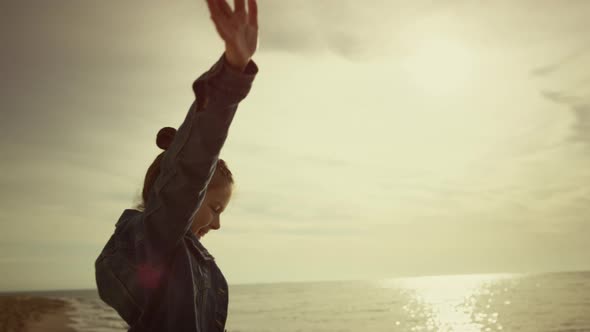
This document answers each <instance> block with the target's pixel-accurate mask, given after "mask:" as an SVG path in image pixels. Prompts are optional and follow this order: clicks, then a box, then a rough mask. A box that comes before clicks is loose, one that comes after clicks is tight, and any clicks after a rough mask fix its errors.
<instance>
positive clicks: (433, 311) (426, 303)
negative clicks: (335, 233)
mask: <svg viewBox="0 0 590 332" xmlns="http://www.w3.org/2000/svg"><path fill="white" fill-rule="evenodd" d="M509 278H514V275H509V274H504V275H460V276H434V277H418V278H404V279H392V280H384V281H382V284H381V286H382V287H384V288H396V289H399V290H401V291H402V293H403V294H404V295H406V296H407V298H408V301H407V303H406V304H405V305H404V306H403V308H402V309H403V311H404V312H405V314H406V316H407V321H406V322H400V321H396V322H395V325H396V326H400V327H403V328H405V330H407V331H439V332H455V331H460V332H490V331H503V326H502V325H501V324H500V323H499V322H498V315H499V314H498V313H497V312H494V311H493V308H492V306H491V302H492V301H493V298H494V293H493V292H494V291H495V288H494V287H492V286H493V285H495V284H498V283H499V282H501V281H502V280H505V279H509ZM401 325H404V326H401Z"/></svg>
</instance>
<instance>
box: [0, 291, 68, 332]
mask: <svg viewBox="0 0 590 332" xmlns="http://www.w3.org/2000/svg"><path fill="white" fill-rule="evenodd" d="M70 309H71V308H70V307H69V304H68V303H67V302H65V301H62V300H58V299H50V298H43V297H33V296H25V295H17V296H0V331H3V332H41V331H43V332H58V331H59V332H75V330H74V329H72V328H70V327H68V325H67V324H68V323H69V322H70V319H69V318H68V316H67V314H66V313H67V312H68V311H69V310H70Z"/></svg>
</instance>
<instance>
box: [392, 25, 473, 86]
mask: <svg viewBox="0 0 590 332" xmlns="http://www.w3.org/2000/svg"><path fill="white" fill-rule="evenodd" d="M404 63H405V66H404V69H405V70H406V71H407V75H408V79H409V81H410V83H411V84H413V85H415V86H416V87H418V88H419V89H420V90H422V91H423V92H424V93H425V94H427V95H433V96H445V95H450V94H454V93H456V92H460V91H461V90H462V89H464V88H466V87H467V86H468V84H469V82H470V80H471V79H472V77H473V71H474V68H473V67H474V55H473V54H472V53H471V51H470V49H469V48H468V47H467V46H466V45H464V44H462V43H460V42H458V41H453V40H450V39H445V38H444V37H440V36H432V37H430V38H426V39H423V40H419V41H416V46H415V47H414V48H413V49H412V50H411V51H410V53H409V55H408V57H407V59H406V61H405V62H404Z"/></svg>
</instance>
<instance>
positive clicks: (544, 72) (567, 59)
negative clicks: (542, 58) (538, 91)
mask: <svg viewBox="0 0 590 332" xmlns="http://www.w3.org/2000/svg"><path fill="white" fill-rule="evenodd" d="M589 51H590V43H588V44H586V45H584V46H582V47H580V48H578V49H577V50H575V51H573V52H571V53H569V54H567V55H566V56H564V57H563V58H561V59H560V60H558V61H556V62H554V63H551V64H548V65H545V66H542V67H537V68H535V69H533V70H532V71H531V75H533V76H540V77H542V76H549V75H552V74H554V73H556V72H558V71H560V70H561V69H563V67H565V66H567V65H569V64H572V63H575V62H576V61H577V60H579V59H580V58H582V57H583V56H584V55H586V54H587V53H588V52H589Z"/></svg>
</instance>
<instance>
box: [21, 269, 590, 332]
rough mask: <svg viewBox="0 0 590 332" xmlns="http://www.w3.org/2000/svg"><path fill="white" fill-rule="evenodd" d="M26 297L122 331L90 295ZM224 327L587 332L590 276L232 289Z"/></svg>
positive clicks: (84, 330) (289, 331) (92, 331)
mask: <svg viewBox="0 0 590 332" xmlns="http://www.w3.org/2000/svg"><path fill="white" fill-rule="evenodd" d="M28 294H34V295H38V296H46V297H53V298H60V299H64V300H67V301H69V302H70V303H72V305H73V307H74V308H75V310H74V311H72V312H71V313H70V314H71V317H72V318H73V320H74V322H75V323H73V324H72V327H73V328H75V329H76V330H78V331H79V332H113V331H126V328H127V326H126V324H125V323H124V322H123V321H122V320H121V319H120V318H119V316H118V315H117V313H116V312H115V311H114V310H112V309H111V308H109V307H108V306H106V305H105V304H104V303H102V301H101V300H100V299H99V298H98V295H97V293H96V290H83V291H61V292H35V293H28ZM227 329H228V331H230V332H263V331H273V332H277V331H284V332H296V331H306V332H308V331H309V332H312V331H330V332H349V331H350V332H352V331H355V332H356V331H363V332H364V331H371V332H377V331H460V332H488V331H503V332H505V331H521V332H545V331H547V332H549V331H560V332H574V331H585V332H590V271H589V272H568V273H565V272H564V273H549V274H502V275H457V276H436V277H416V278H398V279H389V280H377V281H340V282H314V283H276V284H258V285H233V286H230V308H229V316H228V323H227Z"/></svg>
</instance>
